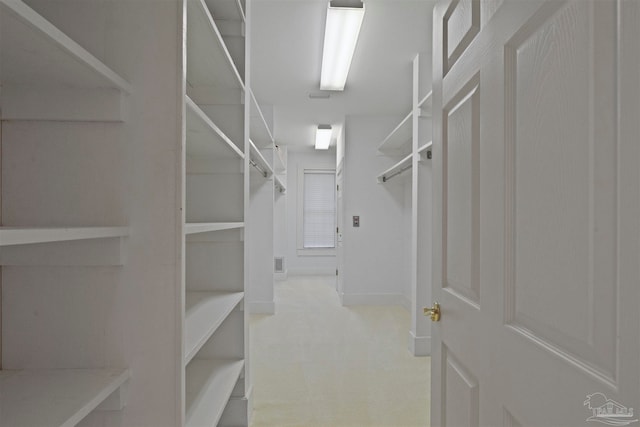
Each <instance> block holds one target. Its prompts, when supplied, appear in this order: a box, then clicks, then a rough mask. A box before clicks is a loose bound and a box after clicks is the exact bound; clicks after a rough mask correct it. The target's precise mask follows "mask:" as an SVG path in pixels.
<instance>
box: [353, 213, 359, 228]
mask: <svg viewBox="0 0 640 427" xmlns="http://www.w3.org/2000/svg"><path fill="white" fill-rule="evenodd" d="M353 226H354V227H360V216H358V215H354V216H353Z"/></svg>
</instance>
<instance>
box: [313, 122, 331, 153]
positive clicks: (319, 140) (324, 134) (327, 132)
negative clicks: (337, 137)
mask: <svg viewBox="0 0 640 427" xmlns="http://www.w3.org/2000/svg"><path fill="white" fill-rule="evenodd" d="M330 144H331V126H329V125H318V128H317V129H316V150H327V149H328V148H329V145H330Z"/></svg>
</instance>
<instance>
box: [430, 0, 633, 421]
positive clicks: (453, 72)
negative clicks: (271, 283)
mask: <svg viewBox="0 0 640 427" xmlns="http://www.w3.org/2000/svg"><path fill="white" fill-rule="evenodd" d="M433 55H434V62H433V64H434V70H433V73H434V74H433V75H434V85H433V94H434V95H433V110H434V118H433V121H434V122H433V126H434V132H433V136H434V139H433V176H434V206H435V211H434V222H433V235H434V251H433V286H434V289H433V298H434V301H438V302H439V303H440V304H441V310H442V317H441V320H440V322H437V323H434V328H433V359H432V407H431V414H432V425H433V426H451V427H460V426H476V425H486V426H518V425H520V426H578V425H594V426H595V425H606V424H608V425H623V424H624V423H631V424H632V425H633V424H636V425H640V423H634V421H635V420H637V419H638V418H639V415H640V414H638V412H640V391H639V389H640V364H639V358H640V315H639V311H640V309H639V307H640V200H639V199H640V172H639V170H640V125H639V123H640V89H639V87H640V1H637V0H621V1H615V0H596V1H591V0H572V1H556V0H554V1H539V0H527V1H522V0H515V1H514V0H492V1H486V2H484V1H483V2H478V1H474V0H452V1H451V0H447V1H442V2H441V3H439V4H438V5H437V6H436V8H435V10H434V49H433ZM631 408H633V410H632V409H631Z"/></svg>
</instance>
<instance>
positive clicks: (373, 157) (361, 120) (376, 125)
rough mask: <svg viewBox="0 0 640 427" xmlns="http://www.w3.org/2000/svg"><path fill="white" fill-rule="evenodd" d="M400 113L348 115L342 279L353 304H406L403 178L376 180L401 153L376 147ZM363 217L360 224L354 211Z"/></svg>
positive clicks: (344, 296) (346, 297) (348, 300)
mask: <svg viewBox="0 0 640 427" xmlns="http://www.w3.org/2000/svg"><path fill="white" fill-rule="evenodd" d="M398 121H399V118H398V117H388V116H387V117H378V116H348V117H347V120H346V129H345V138H346V142H345V160H344V161H345V165H344V174H345V175H344V214H345V224H344V229H343V253H344V284H343V292H342V293H341V295H340V297H341V298H342V302H343V304H345V305H350V304H402V305H404V306H408V305H409V302H408V300H407V298H406V295H407V292H408V285H407V283H406V282H408V276H407V273H406V272H407V271H408V269H407V263H406V262H405V261H406V260H405V259H406V255H407V249H406V248H407V246H408V244H407V242H406V240H405V239H404V237H405V236H404V234H406V231H405V230H406V227H405V224H404V223H405V221H406V219H407V218H408V217H407V218H405V216H406V210H407V209H409V210H410V208H407V207H406V205H405V191H404V184H403V182H402V180H403V179H405V178H403V177H398V178H396V179H394V180H392V181H389V182H388V183H386V184H378V183H377V181H376V176H377V175H378V174H379V173H380V172H382V171H383V170H385V169H387V168H388V167H390V166H392V165H393V164H394V163H395V162H396V161H397V160H398V158H394V157H388V156H383V155H379V154H378V151H377V146H378V145H379V143H380V142H381V141H382V140H383V138H384V136H385V135H386V134H388V133H389V132H390V131H391V130H392V129H393V128H394V127H395V126H396V125H397V124H398ZM353 215H359V216H360V227H359V228H354V227H353V226H352V216H353Z"/></svg>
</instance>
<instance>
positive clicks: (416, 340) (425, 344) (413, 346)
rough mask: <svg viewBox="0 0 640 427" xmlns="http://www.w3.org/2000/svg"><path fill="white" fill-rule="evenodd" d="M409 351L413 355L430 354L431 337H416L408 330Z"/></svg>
mask: <svg viewBox="0 0 640 427" xmlns="http://www.w3.org/2000/svg"><path fill="white" fill-rule="evenodd" d="M409 352H410V353H411V354H413V355H414V356H431V337H417V336H415V334H414V333H413V331H409Z"/></svg>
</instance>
